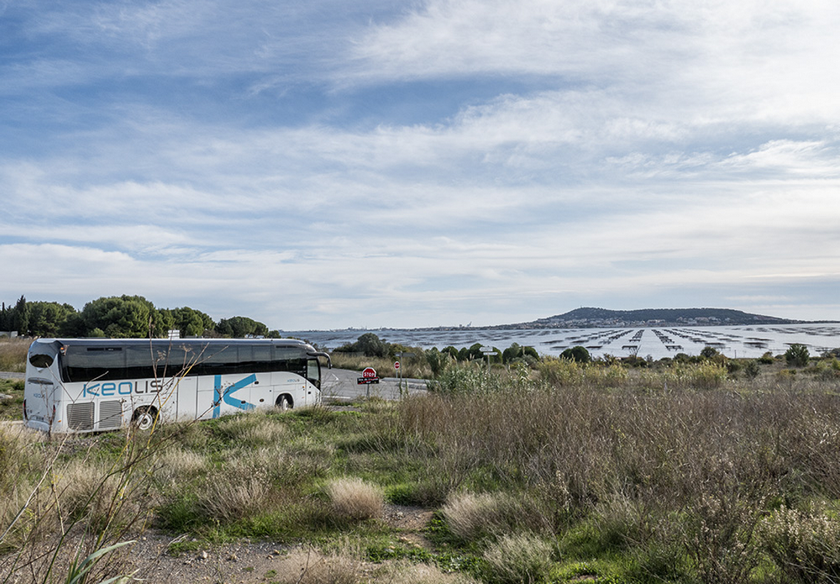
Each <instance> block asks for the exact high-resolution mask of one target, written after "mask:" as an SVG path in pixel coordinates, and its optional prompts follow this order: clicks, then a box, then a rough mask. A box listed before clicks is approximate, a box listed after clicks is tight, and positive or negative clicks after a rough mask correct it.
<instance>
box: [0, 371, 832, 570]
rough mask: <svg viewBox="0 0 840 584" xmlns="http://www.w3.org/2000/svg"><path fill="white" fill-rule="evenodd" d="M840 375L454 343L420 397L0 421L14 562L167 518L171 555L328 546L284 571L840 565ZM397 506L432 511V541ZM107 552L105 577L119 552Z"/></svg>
mask: <svg viewBox="0 0 840 584" xmlns="http://www.w3.org/2000/svg"><path fill="white" fill-rule="evenodd" d="M838 390H840V364H838V362H837V360H836V359H824V360H821V361H812V362H811V363H810V364H809V366H808V367H804V368H799V369H792V368H788V367H786V366H785V365H784V363H783V362H781V361H780V360H778V359H777V360H772V361H770V362H768V363H767V364H762V365H761V368H760V370H758V371H757V375H755V376H754V377H753V378H750V377H749V376H747V375H745V374H744V371H743V368H742V367H736V366H734V365H733V364H732V363H727V362H725V361H723V360H720V359H718V360H717V361H715V360H709V361H698V362H683V363H673V362H672V363H662V364H659V365H656V366H653V367H651V366H645V367H636V368H628V367H627V366H626V365H623V364H619V363H598V364H593V365H588V366H583V365H578V364H574V363H570V362H568V361H560V360H554V359H548V360H544V361H543V362H542V363H541V364H540V365H539V369H538V370H531V369H529V368H527V367H525V366H521V365H520V366H514V367H511V369H510V370H509V371H508V370H506V369H503V368H498V369H496V370H493V371H491V372H490V373H489V374H488V373H487V372H486V370H485V369H484V368H483V367H481V366H477V365H475V364H473V365H470V364H467V365H461V366H456V365H450V366H449V368H448V369H447V370H446V371H445V372H444V374H443V375H442V376H441V377H440V378H439V379H438V381H437V384H436V386H435V391H433V392H430V393H429V394H428V395H425V396H415V397H411V398H409V399H406V400H403V401H400V402H392V403H386V402H382V401H378V400H372V401H370V402H366V403H359V404H356V406H355V407H354V408H350V409H344V410H342V411H337V410H331V409H328V408H320V407H319V408H314V409H304V410H293V411H291V412H286V413H279V412H259V413H253V414H243V415H239V416H233V417H226V418H221V419H218V420H213V421H208V422H200V423H191V424H173V425H168V426H161V427H159V428H155V429H154V430H153V431H151V432H146V433H132V432H129V433H125V432H123V433H118V432H114V433H108V434H100V435H96V436H83V437H70V438H67V439H64V440H61V439H54V440H53V441H49V442H48V441H45V440H44V437H43V436H41V435H38V434H31V433H28V432H25V431H22V430H20V429H19V428H10V427H0V525H2V527H3V529H2V531H3V532H5V533H3V535H2V537H0V552H2V554H3V556H2V559H0V581H3V580H2V578H3V577H5V576H6V575H8V574H9V573H11V571H12V570H13V569H17V570H18V573H21V570H23V572H24V573H29V574H35V576H34V577H33V579H32V581H64V578H65V576H66V573H67V570H68V563H67V562H66V561H65V562H63V563H62V562H61V561H59V562H56V563H55V564H54V566H53V568H52V569H51V570H50V568H49V563H48V562H47V563H45V562H44V558H47V559H48V558H50V557H51V556H50V555H49V554H50V553H56V550H58V557H59V558H63V557H64V555H62V554H65V553H66V550H65V551H62V546H64V547H66V545H67V544H66V543H63V541H64V542H66V541H69V539H68V540H63V541H62V540H61V539H60V534H68V537H71V536H72V537H76V538H77V539H74V540H73V541H78V536H80V535H81V534H85V535H86V537H85V538H84V544H83V546H82V547H81V557H84V556H85V555H87V554H89V553H92V552H94V551H95V550H97V549H102V548H103V547H106V546H108V545H111V544H114V543H116V542H119V541H125V540H127V539H129V538H135V537H138V535H139V534H142V532H143V531H144V530H149V529H154V530H162V531H164V532H166V533H169V534H172V535H173V537H174V536H175V535H180V534H185V535H186V537H181V538H179V542H178V543H175V544H173V545H172V546H171V549H170V551H171V553H173V554H179V553H188V552H193V551H195V550H196V549H200V548H205V547H206V548H212V547H213V546H217V545H221V544H224V543H225V542H230V541H235V540H242V539H243V538H250V539H252V540H263V539H264V540H269V541H272V542H277V543H278V544H292V543H298V542H306V543H307V544H309V545H311V546H314V547H315V548H317V549H318V550H319V554H321V556H322V557H330V558H332V563H331V564H330V566H331V568H330V569H329V570H326V571H324V570H322V571H320V572H319V571H317V570H311V571H307V572H306V574H304V575H303V576H301V574H300V573H299V572H298V573H295V574H293V575H290V576H287V575H284V574H274V575H273V576H272V580H271V581H274V582H278V583H280V582H289V583H291V582H297V581H300V582H313V583H315V582H318V583H328V582H345V583H347V584H355V583H362V582H383V583H384V582H419V581H423V582H430V583H431V582H452V581H460V582H487V583H501V584H504V583H520V582H521V583H529V582H534V583H537V582H557V583H561V582H578V581H588V582H596V583H597V582H601V583H607V582H609V583H618V582H628V583H655V582H656V583H659V582H681V583H682V582H684V583H700V582H704V583H733V584H737V583H755V584H759V583H761V584H771V583H778V584H782V583H786V582H827V583H828V582H837V581H838V579H840V457H839V456H838V454H837V453H838V452H840V394H838ZM388 505H400V506H403V507H401V508H421V509H424V510H427V511H429V512H431V519H430V520H429V521H428V523H427V524H426V525H425V528H424V529H423V532H422V535H423V541H422V542H420V543H419V544H418V542H417V541H409V540H407V539H406V538H405V537H404V533H402V532H401V531H400V530H399V529H395V528H394V527H393V526H391V525H390V524H389V523H387V522H386V521H383V519H382V517H383V508H384V507H385V506H388ZM21 509H25V511H24V512H23V513H21ZM57 534H59V535H57ZM350 542H352V543H350ZM44 550H47V552H45V551H44ZM45 553H46V555H44V554H45ZM107 558H108V556H104V557H103V559H102V560H101V561H100V562H99V564H98V565H97V570H98V571H97V572H96V573H95V574H93V575H92V576H95V577H96V579H93V580H91V582H99V581H100V580H101V579H104V578H106V577H108V576H113V575H115V574H116V573H119V570H120V566H119V564H118V563H116V562H109V561H108V559H107ZM362 564H364V565H365V566H367V567H368V568H365V569H360V568H359V566H360V565H362ZM342 566H343V567H342ZM370 566H373V568H370V569H369V567H370ZM418 566H423V569H424V572H423V576H422V578H421V577H419V576H418V572H417V567H418ZM27 570H28V572H26V571H27ZM138 576H142V575H138ZM284 578H285V579H284Z"/></svg>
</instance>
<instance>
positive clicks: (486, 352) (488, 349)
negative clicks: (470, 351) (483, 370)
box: [480, 346, 496, 373]
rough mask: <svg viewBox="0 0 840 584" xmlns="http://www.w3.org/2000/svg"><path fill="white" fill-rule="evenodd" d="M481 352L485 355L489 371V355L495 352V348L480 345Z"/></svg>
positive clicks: (488, 370) (488, 371)
mask: <svg viewBox="0 0 840 584" xmlns="http://www.w3.org/2000/svg"><path fill="white" fill-rule="evenodd" d="M480 350H481V352H482V353H483V354H484V355H485V356H486V357H487V373H490V355H492V354H494V353H495V352H496V349H494V348H493V347H489V346H484V347H481V349H480Z"/></svg>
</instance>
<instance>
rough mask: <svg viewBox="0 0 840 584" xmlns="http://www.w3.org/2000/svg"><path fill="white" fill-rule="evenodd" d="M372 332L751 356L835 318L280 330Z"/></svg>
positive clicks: (808, 338)
mask: <svg viewBox="0 0 840 584" xmlns="http://www.w3.org/2000/svg"><path fill="white" fill-rule="evenodd" d="M366 332H372V333H374V334H376V335H377V336H378V337H379V338H380V339H382V340H385V341H388V342H389V343H400V344H402V345H407V346H410V347H422V348H423V349H431V348H432V347H437V348H438V349H442V348H444V347H447V346H450V345H452V346H454V347H456V348H458V349H460V348H461V347H469V346H471V345H473V344H475V343H481V344H482V345H490V346H493V347H496V348H498V349H502V350H504V349H506V348H508V347H509V346H510V345H511V344H513V343H518V344H519V345H522V346H530V347H534V348H535V349H536V350H537V352H538V353H540V354H541V355H551V356H557V355H559V354H560V353H562V352H563V350H564V349H567V348H568V347H574V346H575V345H581V346H584V347H586V348H587V349H588V350H589V353H590V354H591V355H592V356H593V357H600V356H603V355H607V354H608V355H613V356H615V357H626V356H628V355H631V354H637V355H638V356H640V357H647V356H648V355H649V356H651V357H653V358H654V359H661V358H663V357H673V356H674V355H676V354H677V353H686V354H688V355H698V354H699V353H700V351H701V350H702V349H703V347H706V346H711V347H714V348H715V349H717V350H718V351H720V352H721V353H723V354H724V355H726V356H727V357H734V358H756V357H760V356H761V355H763V354H764V353H765V352H767V351H770V352H771V353H773V354H774V355H778V354H780V353H784V352H785V351H787V349H788V347H789V346H790V345H791V344H793V343H800V344H803V345H805V346H806V347H808V351H809V352H810V353H811V355H820V354H822V353H823V352H824V351H827V350H830V349H835V348H838V347H840V323H821V324H800V325H750V326H687V327H657V328H600V329H599V328H582V329H566V328H563V329H539V330H534V329H523V330H517V329H505V330H501V329H482V328H457V329H451V330H437V329H379V330H372V331H367V330H359V329H350V330H341V331H295V332H287V331H284V332H283V333H282V334H283V336H293V337H296V338H300V339H305V340H307V341H309V342H311V343H315V344H316V345H317V346H318V347H321V348H323V349H335V348H336V347H339V346H341V345H343V344H345V343H352V342H354V341H356V339H358V338H359V337H360V336H361V335H362V334H364V333H366Z"/></svg>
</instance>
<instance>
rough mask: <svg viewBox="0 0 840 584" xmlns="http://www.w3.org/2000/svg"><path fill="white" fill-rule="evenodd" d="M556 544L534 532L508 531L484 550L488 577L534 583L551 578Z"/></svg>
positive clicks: (505, 582)
mask: <svg viewBox="0 0 840 584" xmlns="http://www.w3.org/2000/svg"><path fill="white" fill-rule="evenodd" d="M552 551H553V548H552V546H551V545H550V544H549V543H547V542H546V541H544V540H542V539H540V538H538V537H534V536H532V535H505V536H502V537H501V538H500V539H499V540H498V541H497V542H496V543H494V544H492V545H491V546H489V547H488V548H487V550H486V551H485V552H484V560H485V561H486V562H487V570H488V580H489V581H490V582H494V583H498V584H533V583H535V582H545V581H547V580H548V576H549V572H550V570H551V566H552V561H551V556H552Z"/></svg>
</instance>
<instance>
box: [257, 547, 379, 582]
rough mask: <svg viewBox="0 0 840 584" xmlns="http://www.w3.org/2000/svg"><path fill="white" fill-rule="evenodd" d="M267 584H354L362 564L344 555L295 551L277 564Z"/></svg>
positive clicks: (354, 558)
mask: <svg viewBox="0 0 840 584" xmlns="http://www.w3.org/2000/svg"><path fill="white" fill-rule="evenodd" d="M275 572H276V573H275V574H274V575H273V576H272V578H271V580H272V581H275V582H278V584H357V583H358V582H360V581H361V579H362V573H363V570H362V563H361V562H360V561H359V560H358V559H357V558H356V557H353V555H350V554H347V553H333V554H323V553H321V552H318V551H315V550H312V549H309V550H304V549H296V550H294V551H292V553H290V554H289V555H288V556H286V557H285V558H283V559H282V560H281V562H280V563H279V565H278V567H277V569H276V570H275Z"/></svg>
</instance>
